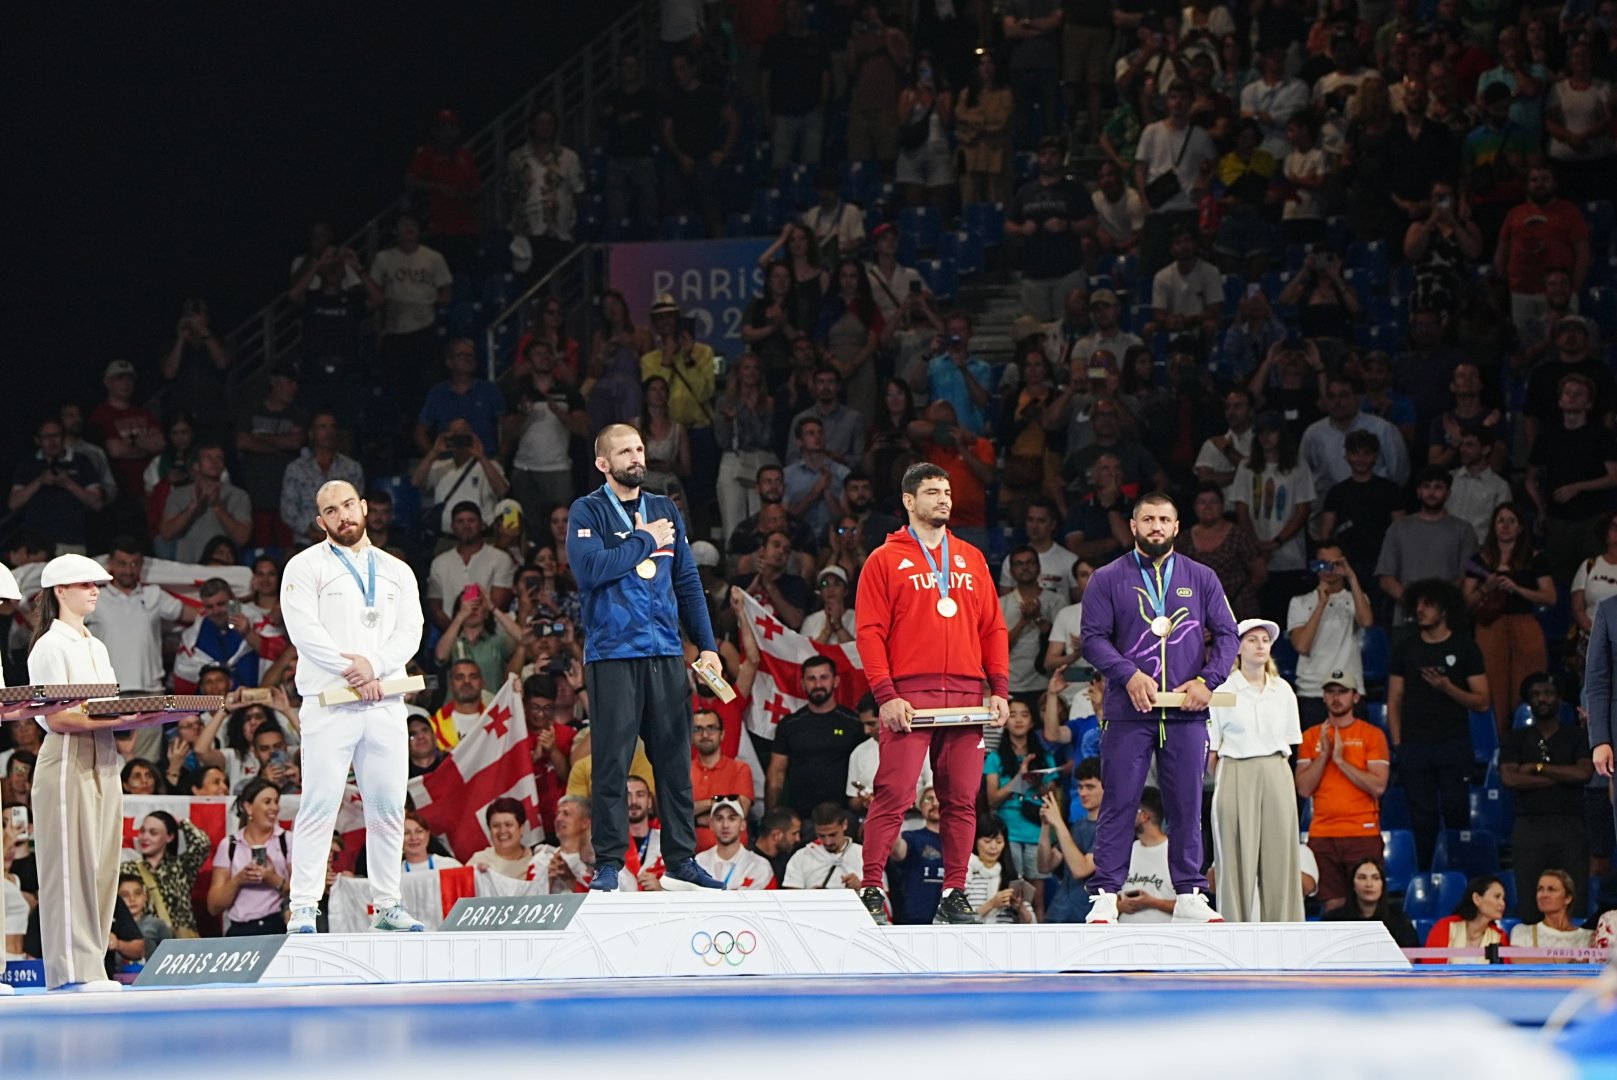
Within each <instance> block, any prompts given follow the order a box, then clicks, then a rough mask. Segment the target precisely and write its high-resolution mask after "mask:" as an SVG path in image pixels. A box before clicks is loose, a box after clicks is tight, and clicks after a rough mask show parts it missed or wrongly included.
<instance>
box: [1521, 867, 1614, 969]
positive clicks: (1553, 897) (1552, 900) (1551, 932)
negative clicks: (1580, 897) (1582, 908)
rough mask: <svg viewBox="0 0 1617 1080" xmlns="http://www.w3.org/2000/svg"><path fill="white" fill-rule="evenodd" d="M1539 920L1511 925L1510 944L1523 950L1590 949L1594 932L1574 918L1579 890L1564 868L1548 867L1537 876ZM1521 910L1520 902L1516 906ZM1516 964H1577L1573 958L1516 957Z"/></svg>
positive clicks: (1535, 911)
mask: <svg viewBox="0 0 1617 1080" xmlns="http://www.w3.org/2000/svg"><path fill="white" fill-rule="evenodd" d="M1516 879H1517V886H1516V887H1517V888H1518V889H1519V888H1521V884H1520V882H1521V872H1520V871H1519V870H1518V871H1517V874H1516ZM1533 906H1534V913H1535V914H1536V915H1537V916H1538V917H1537V918H1536V919H1523V920H1522V922H1521V924H1520V925H1518V926H1513V927H1511V928H1510V944H1511V945H1513V946H1515V947H1517V948H1522V949H1587V948H1588V947H1589V945H1590V942H1591V940H1592V939H1593V937H1594V933H1593V931H1591V930H1587V929H1585V928H1584V927H1582V926H1579V925H1578V924H1577V923H1576V922H1574V921H1573V912H1575V911H1577V910H1578V908H1577V892H1576V889H1575V888H1574V884H1573V881H1572V875H1571V874H1569V873H1567V872H1566V871H1565V870H1557V869H1553V868H1551V869H1546V870H1545V871H1544V872H1543V873H1541V874H1539V875H1538V880H1537V883H1536V885H1535V887H1534V890H1533ZM1517 910H1518V911H1520V910H1521V905H1519V904H1518V905H1517ZM1513 962H1514V963H1526V964H1554V963H1569V964H1570V963H1575V961H1573V960H1565V961H1556V960H1517V961H1513Z"/></svg>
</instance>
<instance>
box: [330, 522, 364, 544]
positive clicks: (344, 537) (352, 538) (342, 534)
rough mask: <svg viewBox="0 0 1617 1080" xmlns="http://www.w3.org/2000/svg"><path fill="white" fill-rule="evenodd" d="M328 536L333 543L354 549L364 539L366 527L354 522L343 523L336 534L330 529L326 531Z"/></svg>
mask: <svg viewBox="0 0 1617 1080" xmlns="http://www.w3.org/2000/svg"><path fill="white" fill-rule="evenodd" d="M326 535H328V536H330V537H331V539H332V540H333V541H335V542H336V543H339V544H341V545H342V546H343V547H353V546H354V545H355V544H357V543H359V542H360V541H361V540H362V539H364V537H365V526H364V524H363V523H358V524H356V523H354V522H343V523H342V524H340V525H338V526H337V531H336V532H332V531H331V530H329V529H328V530H327V531H326Z"/></svg>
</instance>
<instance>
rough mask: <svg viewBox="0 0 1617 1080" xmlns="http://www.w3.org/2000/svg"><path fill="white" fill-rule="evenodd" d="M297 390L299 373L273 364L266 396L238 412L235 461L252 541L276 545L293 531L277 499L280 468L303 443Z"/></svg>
mask: <svg viewBox="0 0 1617 1080" xmlns="http://www.w3.org/2000/svg"><path fill="white" fill-rule="evenodd" d="M297 393H298V377H297V373H296V372H294V371H293V370H292V369H291V368H285V367H281V368H274V369H272V370H271V371H270V373H269V376H268V392H267V393H266V394H265V395H264V397H263V398H262V399H261V400H260V401H259V402H258V403H257V404H256V405H248V406H246V407H244V408H242V409H239V410H237V412H236V416H235V424H234V426H235V430H236V441H235V449H236V464H237V466H238V467H239V469H240V476H241V479H242V485H243V488H244V490H245V491H246V492H247V497H248V499H249V500H251V503H252V508H253V531H252V541H253V543H255V544H259V545H272V546H277V547H278V546H281V545H284V544H286V543H289V542H290V540H291V538H292V536H293V535H294V534H293V533H292V532H291V531H290V530H289V529H287V528H286V527H285V526H284V525H282V523H281V521H280V503H281V484H282V477H283V474H284V473H285V472H286V469H287V466H288V465H290V464H291V462H292V461H293V460H294V459H295V457H296V455H297V453H298V451H299V450H300V449H302V447H303V439H304V432H305V430H306V429H307V427H308V423H309V421H308V418H307V416H306V415H305V413H304V412H303V410H302V409H301V408H299V407H298V406H297V404H296V401H297ZM304 505H305V506H307V505H309V504H307V503H305V504H304Z"/></svg>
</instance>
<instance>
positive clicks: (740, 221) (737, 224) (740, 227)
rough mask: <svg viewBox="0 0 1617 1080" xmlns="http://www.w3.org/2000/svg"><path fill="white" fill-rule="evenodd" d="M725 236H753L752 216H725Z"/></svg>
mask: <svg viewBox="0 0 1617 1080" xmlns="http://www.w3.org/2000/svg"><path fill="white" fill-rule="evenodd" d="M724 235H725V236H732V237H733V236H751V235H752V215H751V214H726V215H724Z"/></svg>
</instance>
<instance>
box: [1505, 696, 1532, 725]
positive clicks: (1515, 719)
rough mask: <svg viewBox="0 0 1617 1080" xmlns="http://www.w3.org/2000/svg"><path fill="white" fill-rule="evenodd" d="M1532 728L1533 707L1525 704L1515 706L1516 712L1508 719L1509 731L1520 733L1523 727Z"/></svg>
mask: <svg viewBox="0 0 1617 1080" xmlns="http://www.w3.org/2000/svg"><path fill="white" fill-rule="evenodd" d="M1532 726H1533V707H1532V706H1531V705H1529V704H1527V702H1525V701H1524V702H1522V703H1521V704H1520V705H1518V706H1516V711H1515V713H1513V714H1512V715H1511V718H1510V730H1512V731H1520V730H1521V729H1522V728H1524V727H1532Z"/></svg>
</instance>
